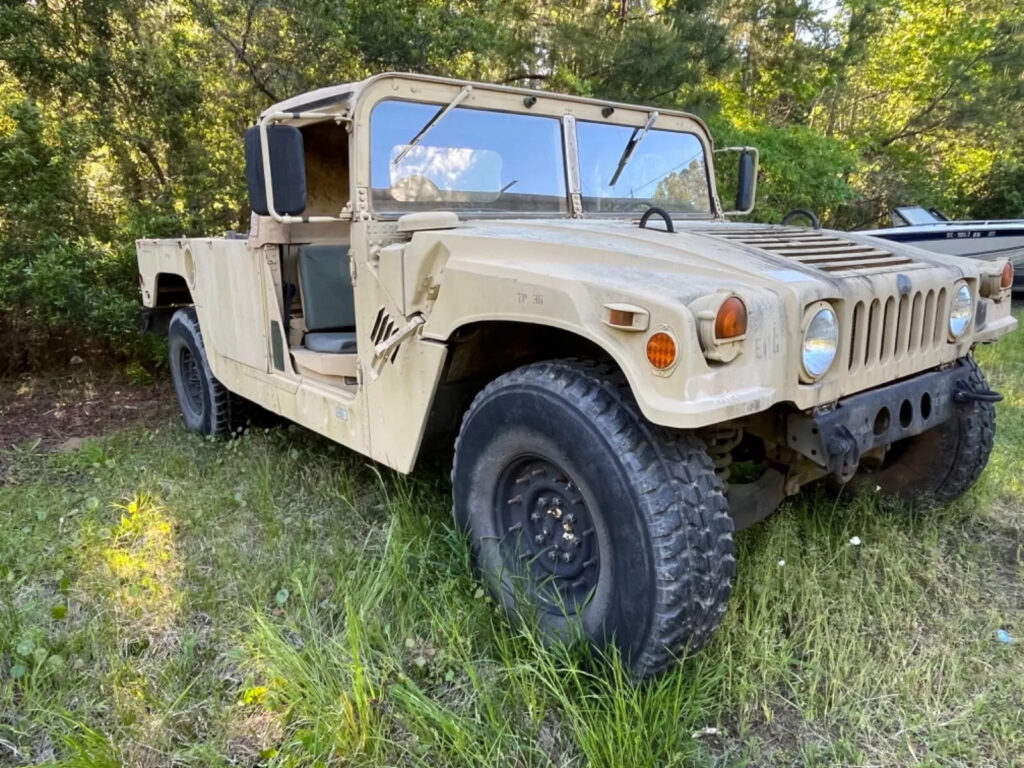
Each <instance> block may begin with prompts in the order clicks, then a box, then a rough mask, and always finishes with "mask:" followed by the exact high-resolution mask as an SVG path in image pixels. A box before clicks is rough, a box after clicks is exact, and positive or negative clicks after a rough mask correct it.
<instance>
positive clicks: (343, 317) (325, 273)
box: [299, 244, 356, 354]
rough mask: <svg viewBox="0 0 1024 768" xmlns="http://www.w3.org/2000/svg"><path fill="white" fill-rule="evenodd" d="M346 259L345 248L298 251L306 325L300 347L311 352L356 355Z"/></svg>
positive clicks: (309, 247) (303, 248)
mask: <svg viewBox="0 0 1024 768" xmlns="http://www.w3.org/2000/svg"><path fill="white" fill-rule="evenodd" d="M349 256H350V249H349V246H347V245H335V244H329V245H321V244H317V245H303V246H301V247H300V248H299V283H300V285H301V288H302V311H303V315H304V317H305V322H306V335H305V337H304V338H303V340H302V345H303V346H304V347H305V348H306V349H308V350H310V351H312V352H326V353H331V354H355V352H356V309H355V293H354V291H353V290H352V273H351V272H350V271H349V263H348V262H349Z"/></svg>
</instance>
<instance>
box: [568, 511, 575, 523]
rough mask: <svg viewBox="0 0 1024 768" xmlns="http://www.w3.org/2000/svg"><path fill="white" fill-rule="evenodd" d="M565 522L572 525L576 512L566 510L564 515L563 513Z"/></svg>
mask: <svg viewBox="0 0 1024 768" xmlns="http://www.w3.org/2000/svg"><path fill="white" fill-rule="evenodd" d="M565 522H567V523H569V525H572V524H573V523H575V522H576V514H575V513H574V512H567V513H566V515H565Z"/></svg>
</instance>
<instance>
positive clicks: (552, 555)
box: [548, 549, 558, 560]
mask: <svg viewBox="0 0 1024 768" xmlns="http://www.w3.org/2000/svg"><path fill="white" fill-rule="evenodd" d="M556 557H558V553H557V552H555V550H553V549H549V550H548V560H554V559H555V558H556Z"/></svg>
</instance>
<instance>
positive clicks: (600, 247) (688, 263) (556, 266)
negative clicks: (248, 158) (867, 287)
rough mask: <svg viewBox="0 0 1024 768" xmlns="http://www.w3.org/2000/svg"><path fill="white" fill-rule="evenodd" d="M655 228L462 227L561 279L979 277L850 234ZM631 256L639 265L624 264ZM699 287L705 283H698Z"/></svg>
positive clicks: (498, 254)
mask: <svg viewBox="0 0 1024 768" xmlns="http://www.w3.org/2000/svg"><path fill="white" fill-rule="evenodd" d="M653 226H654V227H658V228H657V229H656V228H649V229H640V228H639V227H637V226H636V224H635V223H633V222H629V221H621V220H616V221H607V220H606V221H600V220H587V221H579V220H574V221H569V220H563V221H544V222H539V221H535V220H534V221H531V220H516V221H475V222H467V223H466V224H464V225H462V226H461V227H460V228H459V229H458V230H456V232H458V235H456V236H457V237H459V236H465V237H480V238H486V239H488V240H491V241H492V243H491V247H490V248H485V249H483V250H482V251H481V253H482V254H486V256H483V258H486V259H487V260H489V261H490V260H492V259H498V260H500V261H505V259H504V258H503V256H504V254H506V253H507V254H508V255H509V257H511V258H514V259H515V262H516V264H517V265H520V266H525V264H524V262H529V263H530V268H531V269H532V268H536V267H537V261H543V262H544V266H543V267H541V268H542V269H543V270H544V271H548V270H549V269H550V270H554V271H557V272H563V271H564V269H566V268H571V267H572V266H573V265H576V264H579V265H582V264H584V263H585V264H586V266H587V269H588V271H589V272H590V273H591V277H593V278H598V277H599V276H600V274H601V273H605V272H607V271H609V270H611V271H618V272H619V273H620V276H621V277H629V278H635V279H637V280H638V282H647V280H644V279H643V277H645V276H646V277H652V276H655V275H657V279H658V280H661V281H665V280H668V281H669V282H670V283H674V282H675V281H674V280H672V275H673V274H678V275H679V278H680V280H682V281H685V282H686V283H687V284H692V283H694V280H695V273H694V270H695V269H696V270H698V274H699V275H701V276H703V277H705V278H709V279H711V280H715V279H719V278H721V279H727V280H728V281H729V282H730V283H732V284H740V285H742V284H745V283H749V284H754V285H760V286H764V285H765V284H766V283H775V284H778V283H780V282H783V283H801V282H802V283H815V282H819V283H823V284H833V285H834V284H837V283H839V282H841V281H842V280H843V279H846V278H850V277H855V276H867V275H872V274H878V273H893V272H907V273H910V274H912V273H913V271H916V270H920V269H928V268H932V267H944V268H947V269H949V270H950V279H951V280H952V279H956V278H958V277H961V276H965V275H966V274H967V272H970V271H971V270H970V267H969V265H968V263H965V262H963V261H962V260H955V259H953V258H950V257H945V256H942V255H941V254H933V253H929V252H925V251H921V250H918V249H915V248H909V247H901V246H899V245H897V244H894V243H888V242H884V241H880V240H878V239H876V238H871V237H866V236H863V235H857V234H854V233H847V232H834V231H829V230H814V229H803V228H799V227H782V226H773V225H761V224H734V223H720V224H719V223H713V222H709V221H700V222H677V223H676V231H675V232H672V233H670V232H666V231H665V230H664V229H661V228H660V227H661V225H660V223H656V224H654V225H653ZM452 234H455V232H453V233H452ZM502 243H510V244H511V243H514V244H515V247H514V248H506V247H504V245H502ZM524 243H527V244H528V243H534V244H536V248H534V249H529V250H527V251H525V255H524V250H523V247H522V246H523V244H524ZM623 255H627V256H631V257H632V260H631V261H629V262H627V263H623V261H622V257H623ZM643 273H648V274H646V275H644V274H643ZM697 282H704V281H703V280H700V279H699V278H698V281H697Z"/></svg>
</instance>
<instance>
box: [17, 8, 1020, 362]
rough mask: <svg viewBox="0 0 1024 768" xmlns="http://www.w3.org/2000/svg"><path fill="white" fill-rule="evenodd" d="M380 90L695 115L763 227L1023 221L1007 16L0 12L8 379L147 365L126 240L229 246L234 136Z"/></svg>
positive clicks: (1002, 12)
mask: <svg viewBox="0 0 1024 768" xmlns="http://www.w3.org/2000/svg"><path fill="white" fill-rule="evenodd" d="M383 70H413V71H419V72H429V73H438V74H447V75H454V76H459V77H466V78H472V79H478V80H485V81H492V82H502V83H512V84H517V85H526V86H529V87H536V88H549V89H552V90H559V91H568V92H574V93H582V94H589V95H594V96H602V97H610V98H616V99H623V100H628V101H636V102H643V103H649V104H655V105H664V106H678V107H684V108H688V109H691V110H693V111H695V112H697V113H698V114H700V115H701V116H703V117H705V118H706V119H707V120H708V121H709V122H710V123H711V125H712V128H713V129H714V131H715V133H716V136H717V138H718V141H719V143H720V144H724V143H734V142H741V141H742V142H746V143H752V144H756V145H757V146H759V147H760V148H761V151H762V178H761V180H760V183H759V187H758V191H759V196H760V199H759V203H760V205H759V210H758V213H757V217H758V218H760V219H763V220H768V221H773V220H774V221H777V220H778V218H779V217H780V216H781V215H782V214H783V213H784V212H785V211H786V210H788V209H789V208H792V207H794V206H798V205H799V206H806V207H809V208H812V209H814V210H816V211H818V212H820V213H821V214H822V218H823V220H824V222H825V224H826V225H830V226H835V227H840V228H852V227H854V226H858V225H864V224H868V223H871V222H872V221H874V220H875V219H877V218H878V217H879V216H881V215H882V214H884V213H885V211H886V210H887V208H888V207H890V206H891V205H894V204H900V203H920V204H925V205H935V206H938V207H940V208H941V209H943V210H944V211H945V212H946V213H947V214H949V215H954V216H986V217H1007V216H1024V99H1022V95H1024V74H1022V73H1024V6H1021V5H1020V4H1019V3H1017V2H1015V0H845V1H844V0H840V1H839V2H834V3H833V2H821V1H820V0H819V1H812V0H767V1H758V0H646V1H641V0H608V1H606V2H593V1H591V0H574V1H570V2H554V1H552V0H541V1H540V2H528V1H527V0H447V1H445V0H374V2H365V1H364V0H279V1H277V2H271V0H171V1H170V2H166V1H164V0H160V1H159V2H157V1H155V0H2V1H0V339H2V341H3V344H2V345H0V372H3V371H5V370H6V371H10V370H17V369H20V368H24V367H27V366H31V365H39V364H44V363H46V362H52V361H55V360H56V361H66V359H67V357H68V356H69V355H72V354H75V353H80V354H99V353H103V354H108V353H115V354H117V355H119V356H121V357H122V358H123V359H129V360H143V361H144V360H145V359H146V357H147V354H148V352H147V350H149V349H151V348H150V347H147V346H146V345H145V343H144V342H143V341H142V340H140V339H139V338H138V337H137V336H136V334H135V332H134V328H135V317H136V301H137V299H136V289H135V286H136V280H137V277H136V274H135V266H134V246H133V241H134V239H135V238H137V237H141V236H147V237H153V236H176V235H183V234H184V235H197V234H210V233H218V232H220V231H222V230H225V229H233V228H239V227H241V228H245V227H246V226H247V221H248V212H247V209H246V204H245V194H244V184H243V178H242V173H241V169H242V145H241V134H242V131H243V130H244V128H245V127H246V125H247V124H249V123H250V122H251V120H252V119H253V117H254V116H255V115H256V114H257V113H258V112H259V111H260V110H261V109H262V108H263V107H265V106H266V105H267V104H269V103H270V102H271V101H273V100H277V99H282V98H285V97H287V96H289V95H292V94H294V93H296V92H299V91H303V90H307V89H309V88H313V87H316V86H320V85H324V84H327V83H331V82H339V81H347V80H353V79H359V78H362V77H364V76H366V75H368V74H371V73H374V72H379V71H383Z"/></svg>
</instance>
